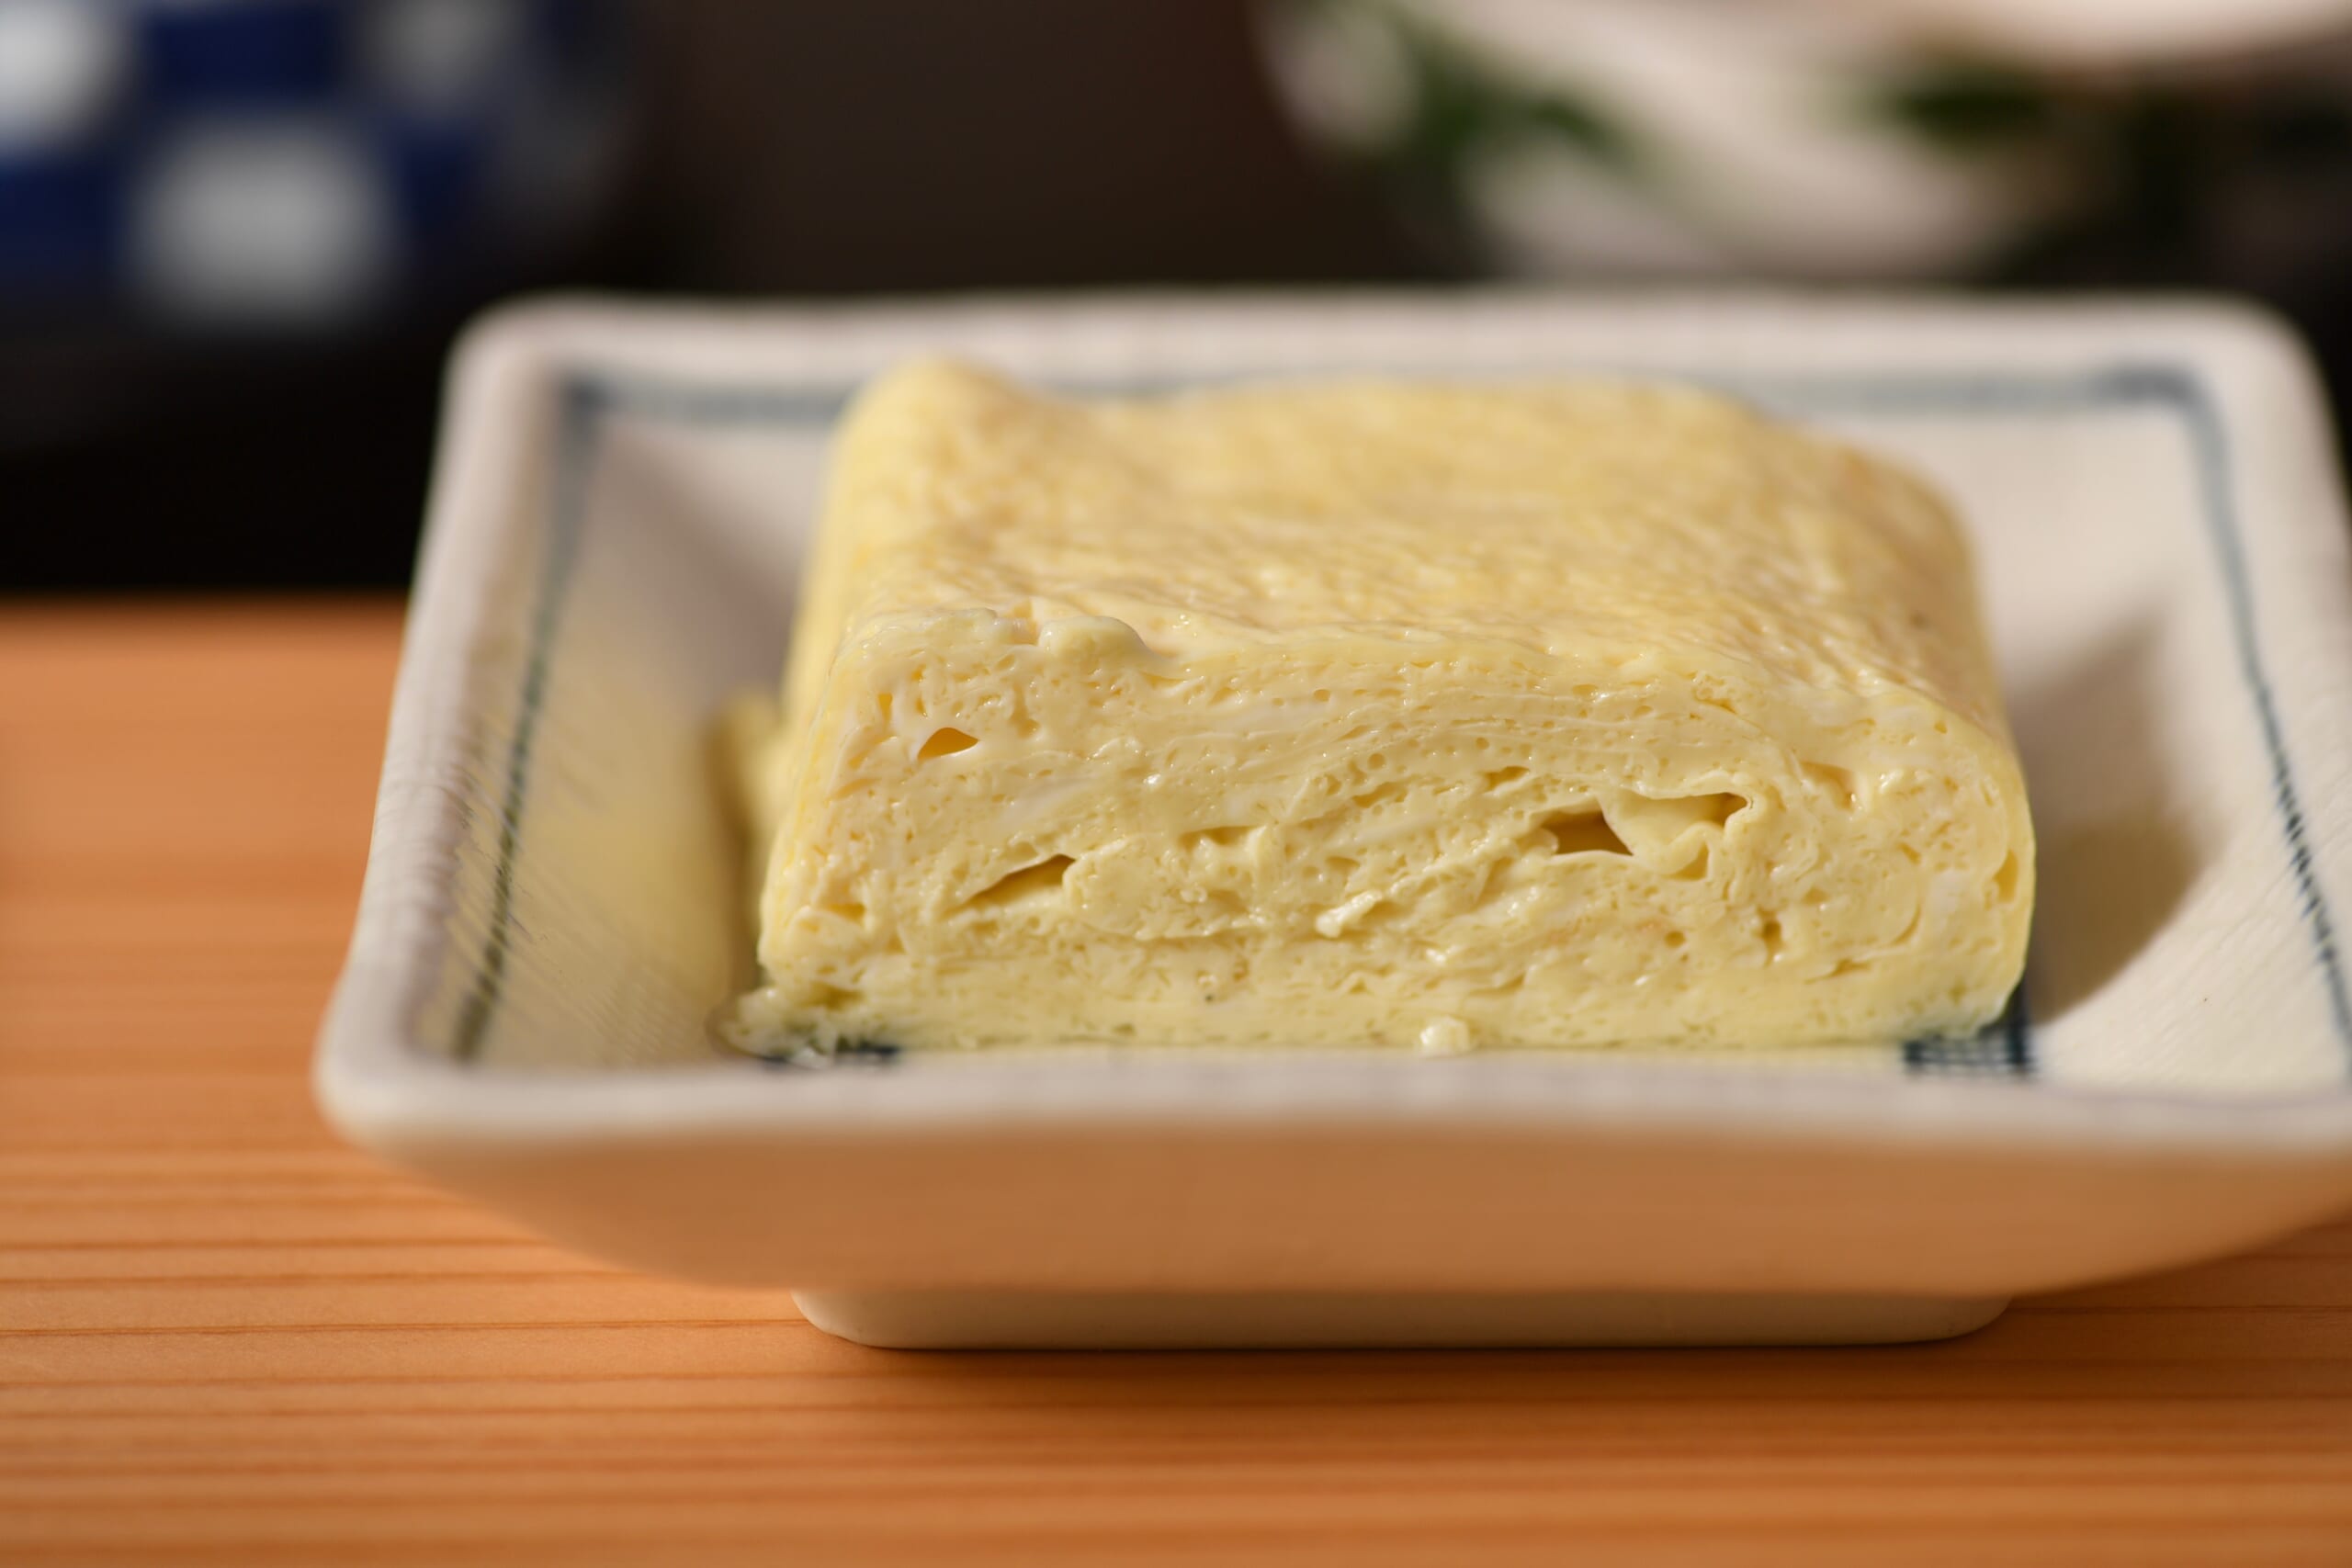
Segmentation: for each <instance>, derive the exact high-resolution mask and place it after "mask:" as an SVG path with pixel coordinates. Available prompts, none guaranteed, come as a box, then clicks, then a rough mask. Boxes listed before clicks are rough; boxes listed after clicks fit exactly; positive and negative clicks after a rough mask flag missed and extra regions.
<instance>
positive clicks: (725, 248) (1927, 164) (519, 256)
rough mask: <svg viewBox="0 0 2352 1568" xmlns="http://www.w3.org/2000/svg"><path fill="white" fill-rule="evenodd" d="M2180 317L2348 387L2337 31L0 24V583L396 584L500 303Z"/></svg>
mask: <svg viewBox="0 0 2352 1568" xmlns="http://www.w3.org/2000/svg"><path fill="white" fill-rule="evenodd" d="M1495 276H1513V277H1537V278H1548V279H1555V280H1559V281H1561V282H1563V283H1565V284H1566V285H1568V286H1572V287H1573V286H1582V285H1588V284H1589V285H1591V286H1596V287H1599V286H1611V287H1615V286H1623V285H1624V284H1626V283H1629V282H1631V283H1642V282H1651V281H1674V282H1679V283H1692V282H1724V283H1735V282H1756V281H1764V282H1776V283H1795V284H1804V285H1814V286H1821V287H1852V286H1871V287H1882V288H1884V287H1912V286H1935V287H1947V286H1965V287H1983V288H2065V289H2086V288H2219V289H2227V290H2232V291H2235V292H2240V293H2246V294H2251V295H2255V296H2257V297H2260V298H2263V299H2267V300H2269V301H2271V302H2272V303H2274V304H2276V305H2277V306H2278V307H2279V308H2280V309H2282V310H2286V311H2288V312H2289V313H2290V315H2292V316H2293V317H2294V318H2295V319H2296V320H2297V321H2299V322H2300V323H2301V324H2302V326H2303V327H2304V329H2305V331H2306V332H2307V333H2309V334H2310V335H2311V337H2312V340H2313V342H2314V343H2315V344H2316V345H2317V346H2318V348H2319V350H2320V352H2321V355H2322V358H2323V362H2324V365H2325V366H2326V367H2327V368H2328V370H2329V373H2330V375H2331V378H2335V379H2336V380H2338V381H2339V382H2340V381H2341V379H2342V378H2343V376H2344V374H2345V372H2346V370H2347V369H2352V0H2232V3H2230V4H2222V0H2211V3H2198V0H2039V3H2038V4H2034V5H2025V4H2022V3H2020V0H1879V3H1877V4H1872V3H1870V0H1843V3H1840V0H1289V3H1277V0H1268V3H1265V4H1253V3H1247V0H1158V3H1154V0H861V3H857V4H843V3H824V0H776V3H772V4H752V3H750V0H641V3H639V4H628V3H625V0H202V3H199V0H0V590H17V591H24V590H38V589H83V590H89V589H120V588H151V587H173V586H198V585H201V586H222V587H228V586H234V587H253V586H287V587H302V586H324V585H360V584H384V585H391V584H397V583H400V582H402V581H405V580H406V577H407V574H408V570H409V566H410V560H411V555H412V552H413V547H414V539H415V529H416V526H417V522H418V518H419V515H420V513H421V509H422V506H423V500H424V482H425V477H426V472H427V468H428V465H429V462H430V455H431V442H432V434H433V431H432V427H433V420H434V415H435V398H436V392H437V384H438V377H439V372H440V366H441V361H442V359H443V356H444V355H445V354H446V352H447V346H448V344H449V340H450V337H451V334H452V333H453V332H454V331H455V330H456V329H457V328H458V325H459V324H460V323H461V322H462V321H464V320H465V319H466V317H467V316H469V314H471V313H472V312H474V311H476V310H480V309H481V308H482V307H483V306H484V305H485V304H487V303H490V302H492V301H493V300H494V299H498V298H500V297H503V296H505V295H510V294H514V293H516V292H522V291H527V290H534V289H545V288H615V289H628V290H637V291H656V292H662V293H693V294H698V295H723V296H732V297H739V298H773V297H783V296H799V297H810V296H822V297H842V296H850V295H855V294H871V293H879V292H889V291H920V292H930V293H937V292H952V291H961V290H974V289H1043V288H1073V287H1106V286H1107V287H1115V286H1119V285H1136V284H1243V283H1257V284H1279V285H1309V284H1314V283H1320V282H1355V283H1363V282H1429V283H1443V282H1456V281H1463V282H1467V281H1475V280H1477V279H1481V278H1487V277H1495Z"/></svg>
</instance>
